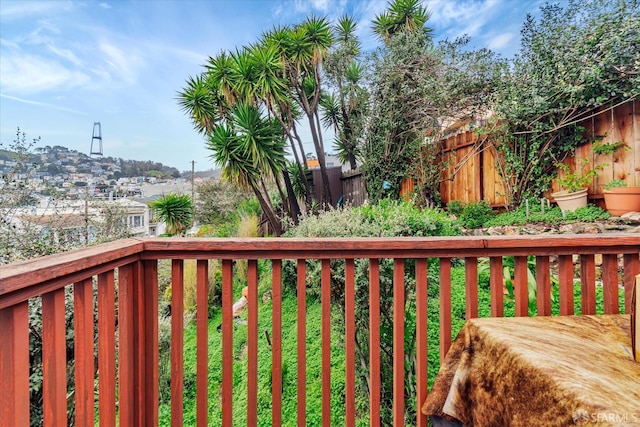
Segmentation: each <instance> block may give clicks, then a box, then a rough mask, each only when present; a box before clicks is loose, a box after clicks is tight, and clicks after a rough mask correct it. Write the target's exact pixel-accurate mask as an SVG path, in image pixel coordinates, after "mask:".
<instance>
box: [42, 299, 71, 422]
mask: <svg viewBox="0 0 640 427" xmlns="http://www.w3.org/2000/svg"><path fill="white" fill-rule="evenodd" d="M42 399H43V418H44V425H47V426H66V425H67V344H66V324H65V307H64V288H61V289H57V290H55V291H53V292H50V293H48V294H45V295H43V296H42Z"/></svg>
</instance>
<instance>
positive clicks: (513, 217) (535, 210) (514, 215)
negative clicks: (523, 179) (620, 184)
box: [485, 203, 611, 227]
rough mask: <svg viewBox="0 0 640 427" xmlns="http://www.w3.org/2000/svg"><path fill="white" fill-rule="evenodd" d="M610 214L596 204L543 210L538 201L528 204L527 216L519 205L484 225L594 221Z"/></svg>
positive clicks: (524, 208)
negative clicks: (572, 208)
mask: <svg viewBox="0 0 640 427" xmlns="http://www.w3.org/2000/svg"><path fill="white" fill-rule="evenodd" d="M610 216H611V215H610V214H609V213H608V212H607V211H605V210H603V209H600V208H599V207H597V206H593V205H589V206H585V207H582V208H578V209H576V211H575V212H565V213H564V214H563V213H562V210H561V209H560V208H559V207H557V206H554V207H546V206H545V209H544V212H543V211H542V206H541V205H540V204H539V203H530V204H529V216H527V209H526V205H524V204H523V205H521V206H519V207H518V208H517V209H516V210H513V211H510V212H504V213H501V214H499V215H496V216H494V217H493V218H491V219H490V220H488V221H487V222H486V223H485V226H486V227H499V226H508V225H524V224H539V223H542V224H551V225H555V224H562V223H571V222H577V221H580V222H594V221H601V220H605V219H607V218H609V217H610Z"/></svg>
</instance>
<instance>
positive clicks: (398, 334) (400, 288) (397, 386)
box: [393, 258, 405, 426]
mask: <svg viewBox="0 0 640 427" xmlns="http://www.w3.org/2000/svg"><path fill="white" fill-rule="evenodd" d="M404 292H405V291H404V259H402V258H395V259H394V260H393V425H394V426H403V425H404Z"/></svg>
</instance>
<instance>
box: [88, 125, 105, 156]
mask: <svg viewBox="0 0 640 427" xmlns="http://www.w3.org/2000/svg"><path fill="white" fill-rule="evenodd" d="M94 144H95V146H94ZM89 154H90V155H92V156H93V155H96V156H102V128H101V127H100V122H93V136H92V138H91V150H90V151H89Z"/></svg>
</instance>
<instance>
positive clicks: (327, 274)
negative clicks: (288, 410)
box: [321, 259, 331, 427]
mask: <svg viewBox="0 0 640 427" xmlns="http://www.w3.org/2000/svg"><path fill="white" fill-rule="evenodd" d="M321 287H322V289H321V304H322V425H323V426H326V427H330V426H331V260H329V259H323V260H322V278H321Z"/></svg>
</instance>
